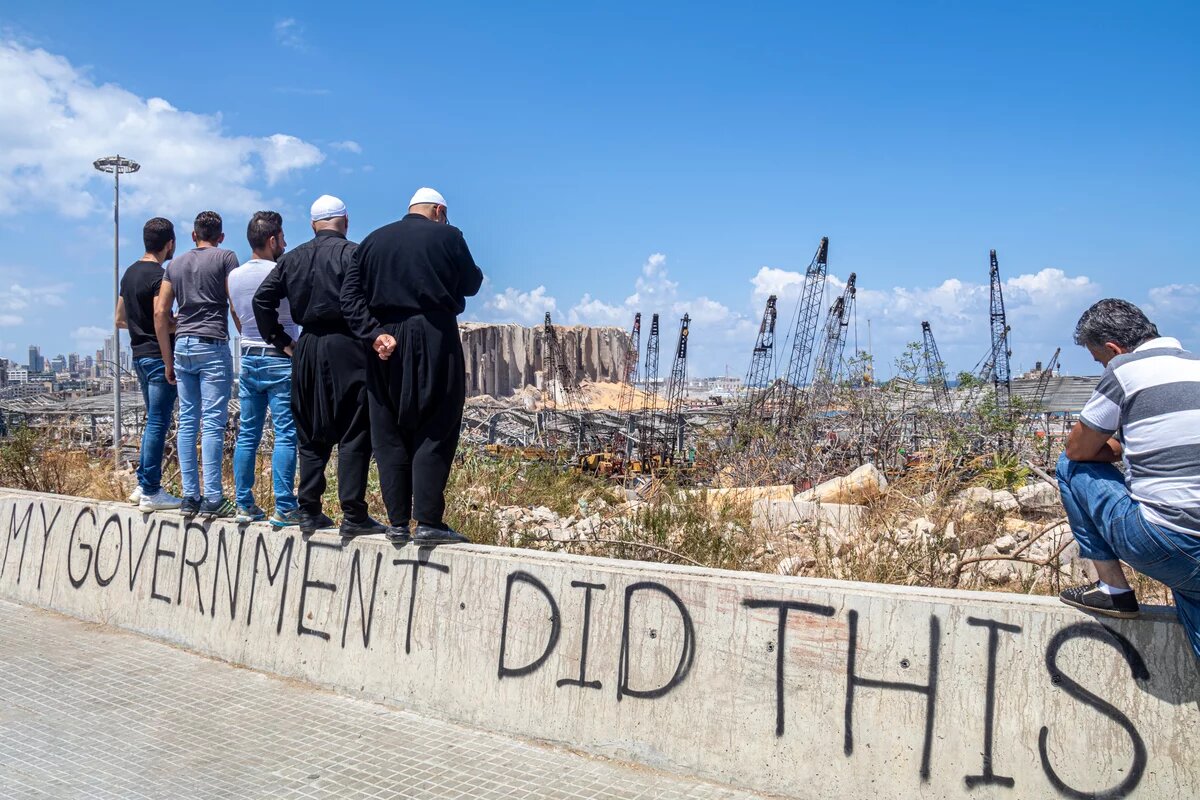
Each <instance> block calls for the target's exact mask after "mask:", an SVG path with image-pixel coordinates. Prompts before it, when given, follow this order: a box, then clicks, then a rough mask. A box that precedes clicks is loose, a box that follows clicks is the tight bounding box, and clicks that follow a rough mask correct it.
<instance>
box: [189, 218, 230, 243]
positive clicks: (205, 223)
mask: <svg viewBox="0 0 1200 800" xmlns="http://www.w3.org/2000/svg"><path fill="white" fill-rule="evenodd" d="M223 229H224V223H222V222H221V215H220V214H218V213H217V212H215V211H201V212H200V213H199V214H197V215H196V222H195V224H194V225H193V226H192V230H193V231H195V232H196V238H197V239H199V240H200V241H202V242H215V241H217V239H220V238H221V231H222V230H223Z"/></svg>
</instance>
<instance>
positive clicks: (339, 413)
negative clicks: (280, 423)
mask: <svg viewBox="0 0 1200 800" xmlns="http://www.w3.org/2000/svg"><path fill="white" fill-rule="evenodd" d="M367 356H368V349H367V347H366V346H365V345H364V344H363V343H362V341H361V340H360V339H358V338H356V337H354V336H351V335H350V334H349V333H344V334H343V333H323V334H315V333H309V332H307V331H306V332H304V333H303V334H301V336H300V341H298V342H297V343H296V352H295V354H294V355H293V357H292V417H293V418H294V419H295V421H296V442H297V448H296V450H297V460H298V462H299V471H300V481H299V484H300V485H299V487H298V491H297V493H296V499H297V501H298V503H299V505H300V508H301V509H303V510H304V511H306V512H308V513H311V514H317V513H320V511H321V496H322V495H324V494H325V466H326V465H327V464H328V463H329V458H330V455H331V454H332V453H333V448H334V446H335V445H336V446H337V449H338V458H337V473H338V501H339V502H340V503H341V506H342V516H343V517H344V518H345V519H346V520H349V521H351V522H362V521H364V520H366V519H367V501H366V495H367V471H368V469H369V468H370V466H371V419H370V413H369V412H368V410H367ZM371 357H372V358H374V356H373V355H372V356H371ZM375 360H378V359H375Z"/></svg>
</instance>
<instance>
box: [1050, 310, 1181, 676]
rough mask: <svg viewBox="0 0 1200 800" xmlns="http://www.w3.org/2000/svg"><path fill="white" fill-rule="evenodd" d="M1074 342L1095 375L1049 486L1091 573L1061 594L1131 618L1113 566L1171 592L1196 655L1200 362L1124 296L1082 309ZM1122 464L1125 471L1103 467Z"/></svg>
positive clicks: (1129, 601)
mask: <svg viewBox="0 0 1200 800" xmlns="http://www.w3.org/2000/svg"><path fill="white" fill-rule="evenodd" d="M1075 343H1076V344H1079V345H1083V346H1084V347H1086V348H1087V350H1088V352H1089V353H1091V354H1092V357H1093V358H1094V359H1096V361H1098V362H1099V363H1100V364H1103V365H1104V374H1103V375H1102V376H1101V378H1100V383H1099V384H1098V385H1097V386H1096V391H1095V393H1094V394H1093V395H1092V398H1091V399H1090V400H1089V401H1088V402H1087V405H1085V406H1084V407H1083V411H1082V412H1081V413H1080V415H1079V422H1077V423H1075V427H1074V428H1072V429H1071V433H1070V436H1069V437H1068V438H1067V452H1066V453H1064V454H1063V455H1062V457H1061V458H1059V460H1058V485H1059V489H1060V490H1061V492H1062V501H1063V506H1064V507H1065V508H1066V510H1067V519H1068V520H1069V522H1070V523H1071V531H1072V532H1073V533H1074V534H1075V540H1076V541H1077V542H1078V543H1079V552H1080V555H1081V556H1083V557H1084V558H1088V559H1091V560H1092V562H1093V563H1094V564H1095V566H1096V572H1097V574H1098V576H1099V580H1098V581H1096V582H1095V583H1091V584H1088V585H1086V586H1077V587H1074V588H1071V589H1067V590H1066V591H1064V592H1063V593H1062V595H1061V597H1062V600H1063V601H1064V602H1066V603H1068V604H1070V605H1073V606H1076V607H1078V608H1082V609H1085V610H1087V611H1093V612H1095V613H1097V614H1104V615H1107V616H1112V617H1135V616H1137V614H1138V610H1139V609H1138V602H1137V598H1136V597H1135V596H1134V593H1133V589H1132V588H1131V587H1130V585H1129V582H1128V581H1127V580H1126V579H1125V572H1124V570H1123V569H1122V568H1121V561H1124V562H1125V563H1127V564H1128V565H1129V566H1131V567H1133V568H1134V569H1136V570H1137V571H1138V572H1142V573H1144V574H1146V575H1149V576H1150V577H1151V578H1154V579H1155V580H1158V581H1161V582H1162V583H1165V584H1166V585H1167V586H1169V587H1171V590H1172V591H1173V592H1174V594H1175V610H1176V612H1177V613H1178V615H1179V621H1180V622H1182V623H1183V627H1184V630H1185V631H1187V635H1188V637H1189V638H1190V640H1191V644H1192V650H1193V652H1194V653H1195V655H1196V657H1197V658H1200V459H1198V458H1197V449H1198V448H1200V358H1198V357H1197V356H1195V355H1193V354H1192V353H1189V352H1187V351H1186V350H1184V349H1183V346H1182V345H1181V344H1180V343H1179V340H1178V339H1173V338H1171V337H1168V336H1159V335H1158V328H1157V327H1155V325H1154V323H1152V322H1150V320H1149V319H1147V318H1146V315H1145V314H1143V313H1142V311H1141V309H1139V308H1138V307H1137V306H1135V305H1133V304H1132V303H1128V302H1126V301H1124V300H1115V299H1109V300H1101V301H1100V302H1098V303H1096V304H1095V305H1093V306H1092V307H1091V308H1089V309H1088V310H1087V311H1085V312H1084V314H1083V316H1082V317H1081V318H1080V319H1079V323H1078V324H1077V325H1076V326H1075ZM1115 437H1120V440H1119V441H1118V439H1117V438H1115ZM1122 460H1123V461H1124V462H1125V467H1126V472H1125V475H1122V474H1121V472H1120V470H1118V469H1117V468H1116V467H1115V466H1113V463H1112V462H1116V461H1122Z"/></svg>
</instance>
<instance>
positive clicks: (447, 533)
mask: <svg viewBox="0 0 1200 800" xmlns="http://www.w3.org/2000/svg"><path fill="white" fill-rule="evenodd" d="M412 540H413V544H416V545H438V544H470V543H471V540H470V539H468V538H467V537H466V536H463V535H462V534H461V533H459V532H458V531H455V530H451V529H450V528H435V527H433V526H432V525H425V524H424V523H419V524H418V525H417V529H416V530H415V531H414V532H413V535H412Z"/></svg>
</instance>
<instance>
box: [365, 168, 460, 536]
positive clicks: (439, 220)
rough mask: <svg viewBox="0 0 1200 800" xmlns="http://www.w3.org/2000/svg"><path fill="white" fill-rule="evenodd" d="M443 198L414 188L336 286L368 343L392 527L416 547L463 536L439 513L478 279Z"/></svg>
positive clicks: (374, 419) (376, 438)
mask: <svg viewBox="0 0 1200 800" xmlns="http://www.w3.org/2000/svg"><path fill="white" fill-rule="evenodd" d="M446 222H447V215H446V199H445V198H444V197H442V195H441V194H440V193H438V192H436V191H434V190H433V189H429V188H422V189H418V190H417V192H416V194H414V195H413V196H412V200H411V201H410V202H409V206H408V214H407V216H405V217H404V218H403V219H401V220H399V221H397V222H393V223H391V224H389V225H385V226H383V227H382V228H380V229H379V230H376V231H374V232H373V233H371V234H370V235H369V236H367V238H366V239H364V240H363V242H362V244H361V245H359V247H358V250H357V251H356V252H355V254H354V261H353V263H352V264H351V267H350V271H349V272H348V273H347V274H346V279H345V281H343V283H342V311H343V313H344V314H345V316H346V321H347V322H348V323H349V324H350V327H351V329H353V331H354V332H355V333H356V334H357V335H358V336H359V337H360V338H362V339H363V341H365V342H368V343H370V344H371V345H372V346H373V347H374V349H375V352H376V353H377V354H378V356H379V357H378V358H373V359H371V365H370V367H369V373H368V378H367V396H368V398H369V400H370V403H371V439H372V443H373V445H374V448H375V461H376V463H377V464H378V465H379V483H380V489H381V490H382V493H383V501H384V504H385V505H386V506H387V511H388V518H389V522H390V524H391V526H392V530H393V532H392V533H389V534H388V536H389V538H391V539H393V540H401V539H404V538H407V531H408V527H409V522H410V520H412V519H415V520H416V522H417V527H416V530H415V531H413V534H412V539H413V541H414V542H416V543H417V544H424V545H435V544H449V543H454V542H465V541H467V538H466V537H465V536H463V535H462V534H460V533H458V532H456V531H453V530H451V529H450V528H449V527H448V526H447V525H446V523H445V520H444V519H443V515H444V513H445V509H446V499H445V493H446V481H447V480H448V479H449V477H450V465H451V463H452V461H453V460H454V451H455V450H456V449H457V447H458V433H459V428H460V427H461V425H462V411H463V403H464V401H465V399H466V370H465V364H464V362H463V351H462V344H461V342H460V341H459V338H458V315H459V314H461V313H462V312H463V309H464V308H465V307H466V298H468V297H473V296H474V295H475V294H476V293H477V292H478V291H479V287H480V286H481V285H482V283H483V272H481V271H480V269H479V267H477V266H476V265H475V260H474V259H473V258H472V257H471V251H470V250H469V249H467V243H466V240H464V239H463V235H462V231H460V230H459V229H458V228H455V227H454V226H452V225H448V224H446Z"/></svg>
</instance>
